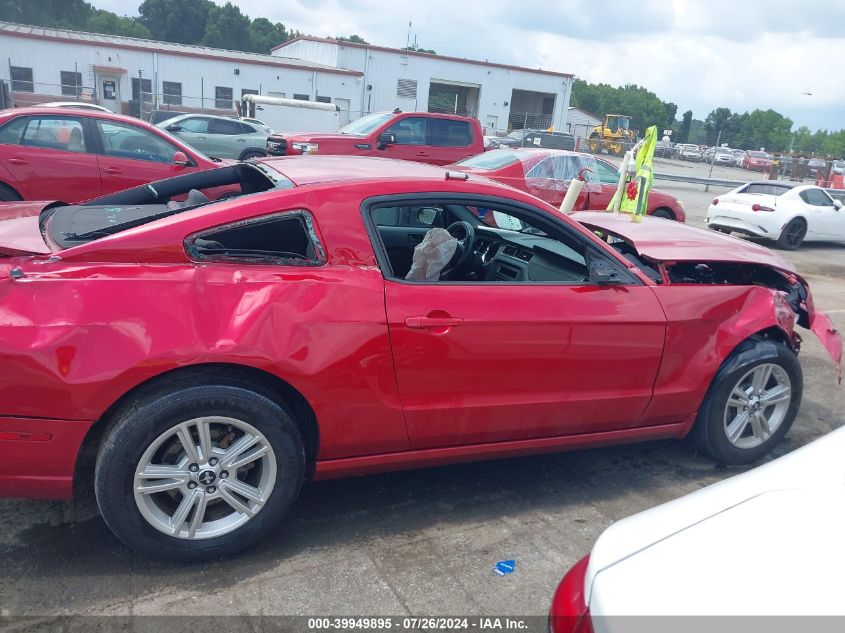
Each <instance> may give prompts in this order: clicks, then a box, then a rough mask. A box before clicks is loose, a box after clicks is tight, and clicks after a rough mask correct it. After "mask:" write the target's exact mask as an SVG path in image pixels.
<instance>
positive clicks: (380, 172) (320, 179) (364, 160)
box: [258, 155, 508, 189]
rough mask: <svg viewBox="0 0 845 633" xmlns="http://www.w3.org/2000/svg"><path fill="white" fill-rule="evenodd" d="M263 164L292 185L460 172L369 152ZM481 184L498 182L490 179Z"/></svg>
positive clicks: (439, 176)
mask: <svg viewBox="0 0 845 633" xmlns="http://www.w3.org/2000/svg"><path fill="white" fill-rule="evenodd" d="M258 162H260V163H261V164H263V165H266V166H268V167H272V168H273V169H274V170H276V171H278V172H279V173H280V174H282V175H283V176H285V177H286V178H288V179H289V180H291V181H292V182H293V183H294V184H295V185H298V186H302V185H310V184H316V183H327V182H344V181H350V182H351V181H361V180H444V181H445V180H447V174H449V173H453V174H460V178H461V179H463V177H464V173H463V172H458V171H450V170H448V169H445V168H443V167H435V166H434V165H428V164H425V163H416V162H413V161H408V160H394V159H390V158H376V157H371V156H331V155H325V156H273V157H269V158H260V159H258ZM484 182H485V184H492V185H496V186H500V187H502V188H503V189H508V187H506V186H505V185H499V184H498V183H494V182H493V181H492V180H487V179H486V178H485V179H484Z"/></svg>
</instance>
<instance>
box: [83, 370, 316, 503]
mask: <svg viewBox="0 0 845 633" xmlns="http://www.w3.org/2000/svg"><path fill="white" fill-rule="evenodd" d="M201 380H218V381H223V382H227V383H229V384H235V385H239V386H244V387H250V388H252V389H254V390H255V391H257V392H258V393H260V394H261V395H264V396H266V397H268V398H269V399H271V400H273V401H274V402H275V403H276V404H278V405H279V406H281V407H283V408H285V409H287V410H288V411H289V412H290V414H291V416H292V418H293V420H294V422H295V423H296V425H297V426H298V427H299V430H300V432H301V433H302V440H303V442H304V444H305V452H306V462H307V473H306V475H307V477H309V478H310V477H311V476H312V475H313V473H314V468H315V463H316V460H317V454H318V453H319V449H320V432H319V426H318V423H317V416H316V413H315V412H314V409H313V407H312V406H311V404H310V403H309V402H308V400H307V398H305V396H304V395H303V394H302V393H301V392H300V391H299V390H297V389H296V388H295V387H293V385H291V384H290V383H289V382H287V381H286V380H284V379H282V378H281V377H279V376H277V375H275V374H273V373H271V372H268V371H266V370H263V369H258V368H256V367H252V366H249V365H240V364H236V363H200V364H195V365H187V366H183V367H177V368H175V369H169V370H167V371H164V372H162V373H159V374H156V375H155V376H151V377H148V378H147V379H145V380H143V381H142V382H140V383H138V384H137V385H135V386H134V387H132V388H131V389H129V390H128V391H126V392H125V393H124V394H123V395H121V396H120V397H119V398H118V399H117V400H115V401H114V402H113V403H112V404H111V405H109V406H108V407H107V408H106V410H105V411H104V412H103V414H102V415H101V416H100V417H99V418H98V419H97V420H96V421H95V422H94V424H92V425H91V428H90V429H88V432H87V433H86V435H85V439H84V440H83V442H82V446H81V447H80V449H79V453H78V454H77V459H76V466H75V468H74V477H73V481H74V491H75V493H76V492H77V491H80V492H81V488H82V489H84V488H86V487H87V483H88V476H91V477H92V481H93V471H94V465H95V462H96V457H97V450H98V449H99V446H100V443H101V442H102V439H103V438H104V436H105V434H106V432H107V431H108V429H109V428H110V427H111V425H112V424H113V423H114V421H115V420H116V419H117V418H118V416H119V415H120V414H121V412H123V411H125V410H126V409H127V408H129V407H131V406H132V405H133V403H135V402H137V401H138V399H140V398H143V397H144V396H146V395H147V394H151V393H154V392H156V391H158V390H160V389H162V388H164V387H165V385H173V388H174V389H175V388H178V387H179V386H180V385H183V384H186V383H187V384H196V383H197V382H198V381H201ZM74 496H77V495H76V494H75V495H74Z"/></svg>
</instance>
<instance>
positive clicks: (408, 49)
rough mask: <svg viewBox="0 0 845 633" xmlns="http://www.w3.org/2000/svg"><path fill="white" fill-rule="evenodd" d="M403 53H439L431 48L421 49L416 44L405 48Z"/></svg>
mask: <svg viewBox="0 0 845 633" xmlns="http://www.w3.org/2000/svg"><path fill="white" fill-rule="evenodd" d="M402 50H403V51H414V52H415V53H429V54H430V55H437V51H435V50H432V49H430V48H420V47H419V46H417V45H416V44H411V45H410V46H403V47H402Z"/></svg>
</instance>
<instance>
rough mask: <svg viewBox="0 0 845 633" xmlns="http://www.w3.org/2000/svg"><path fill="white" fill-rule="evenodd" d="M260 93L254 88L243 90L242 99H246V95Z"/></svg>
mask: <svg viewBox="0 0 845 633" xmlns="http://www.w3.org/2000/svg"><path fill="white" fill-rule="evenodd" d="M257 94H258V91H257V90H255V89H254V88H243V89H241V99H243V98H244V96H245V95H257Z"/></svg>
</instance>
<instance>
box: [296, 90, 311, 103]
mask: <svg viewBox="0 0 845 633" xmlns="http://www.w3.org/2000/svg"><path fill="white" fill-rule="evenodd" d="M293 98H294V99H296V100H297V101H308V100H309V99H310V98H311V97H310V96H309V95H303V94H297V93H295V92H294V93H293Z"/></svg>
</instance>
